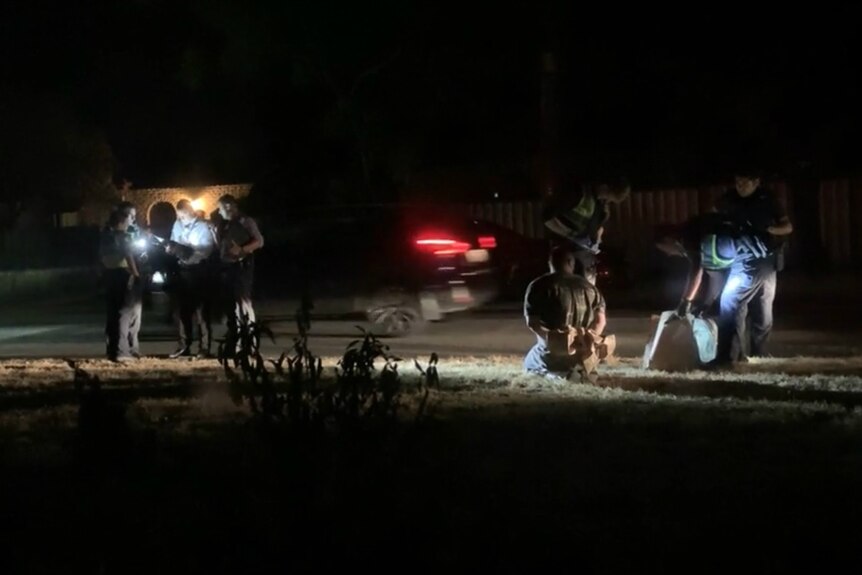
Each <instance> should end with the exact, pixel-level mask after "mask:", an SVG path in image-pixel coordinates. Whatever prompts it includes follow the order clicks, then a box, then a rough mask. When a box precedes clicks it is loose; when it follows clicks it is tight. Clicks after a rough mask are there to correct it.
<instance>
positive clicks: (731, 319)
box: [718, 257, 777, 361]
mask: <svg viewBox="0 0 862 575" xmlns="http://www.w3.org/2000/svg"><path fill="white" fill-rule="evenodd" d="M776 283H777V272H776V269H775V261H774V258H771V257H769V258H763V259H758V260H748V261H743V262H737V263H734V264H733V266H732V267H731V269H730V275H729V276H728V278H727V283H726V284H725V286H724V290H723V291H722V292H721V311H720V313H719V316H718V359H719V360H724V361H728V360H729V361H739V360H741V359H743V358H744V357H745V346H746V345H749V350H750V354H751V355H754V356H762V355H765V354H766V344H767V343H768V341H769V335H770V334H771V333H772V304H773V302H774V301H775V286H776ZM749 314H750V316H751V326H750V331H749V330H747V329H746V320H747V319H748V317H749Z"/></svg>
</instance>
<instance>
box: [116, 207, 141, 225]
mask: <svg viewBox="0 0 862 575" xmlns="http://www.w3.org/2000/svg"><path fill="white" fill-rule="evenodd" d="M114 213H116V214H118V215H119V216H121V217H123V218H124V219H125V220H126V228H128V227H129V226H131V225H134V224H135V220H136V219H137V216H138V211H137V210H136V209H135V204H133V203H132V202H120V203H119V204H117V207H116V208H114Z"/></svg>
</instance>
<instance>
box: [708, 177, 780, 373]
mask: <svg viewBox="0 0 862 575" xmlns="http://www.w3.org/2000/svg"><path fill="white" fill-rule="evenodd" d="M760 184H761V181H760V177H759V175H758V173H757V172H756V171H747V172H738V173H737V175H736V177H735V187H734V189H732V190H728V191H727V192H726V193H725V194H724V195H723V196H722V197H721V198H720V199H719V201H718V203H717V204H716V211H717V212H718V213H720V214H723V215H725V216H727V217H729V218H730V219H731V220H732V221H733V222H734V224H735V225H736V226H737V227H738V228H739V229H740V230H742V231H743V232H744V233H743V235H744V237H746V238H749V241H747V242H745V243H744V244H743V245H741V246H740V247H739V249H738V253H737V258H736V260H735V262H734V264H733V265H732V266H731V269H730V275H729V277H728V280H727V284H726V285H725V288H724V291H722V294H721V311H720V314H719V321H718V328H719V347H718V354H719V355H718V358H717V362H718V363H719V364H726V363H728V362H730V363H733V362H738V361H746V360H747V356H746V350H745V347H746V346H748V347H749V351H750V355H752V356H764V355H766V345H767V342H768V340H769V336H770V334H771V332H772V306H773V302H774V301H775V288H776V283H777V272H778V271H779V270H780V269H781V268H782V267H783V251H784V242H785V240H786V238H787V236H788V235H790V234H791V233H792V232H793V224H792V223H791V221H790V218H789V217H788V215H787V212H786V210H785V208H784V206H782V205H781V204H780V203H779V202H778V199H777V198H776V197H775V194H774V193H772V192H771V191H769V190H767V189H765V188H763V187H761V185H760ZM749 316H750V320H751V325H750V330H747V329H746V319H747V318H748V317H749Z"/></svg>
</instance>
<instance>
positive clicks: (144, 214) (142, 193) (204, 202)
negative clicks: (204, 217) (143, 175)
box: [123, 184, 251, 225]
mask: <svg viewBox="0 0 862 575" xmlns="http://www.w3.org/2000/svg"><path fill="white" fill-rule="evenodd" d="M250 192H251V184H234V185H227V186H204V187H198V188H141V189H139V190H135V189H132V190H128V191H127V192H125V194H124V197H123V199H124V200H128V201H130V202H132V203H133V204H135V207H136V208H137V210H138V221H139V222H140V223H141V224H143V225H148V223H149V220H150V210H151V209H152V207H153V206H154V205H156V204H158V203H160V202H165V203H168V204H170V205H171V206H176V205H177V202H178V201H180V200H181V199H183V198H186V199H189V200H192V201H194V200H199V201H200V204H201V205H200V207H199V209H201V210H203V211H204V212H205V213H207V214H209V213H210V212H212V211H213V210H215V209H216V207H217V206H216V203H217V202H218V199H219V198H220V197H222V196H223V195H225V194H231V195H232V196H234V197H235V198H237V199H240V198H244V197H246V196H247V195H248V194H249V193H250ZM196 207H197V206H196Z"/></svg>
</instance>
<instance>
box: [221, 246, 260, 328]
mask: <svg viewBox="0 0 862 575" xmlns="http://www.w3.org/2000/svg"><path fill="white" fill-rule="evenodd" d="M220 284H221V291H222V301H223V302H224V303H223V307H224V311H225V315H226V316H227V327H228V330H229V331H230V330H234V329H237V328H238V327H239V326H240V325H242V324H245V323H249V324H250V323H254V322H255V321H256V317H255V314H254V307H253V306H252V303H251V296H252V289H253V287H254V263H253V262H252V261H250V260H246V261H243V262H239V263H234V264H225V265H223V266H222V269H221V279H220Z"/></svg>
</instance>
